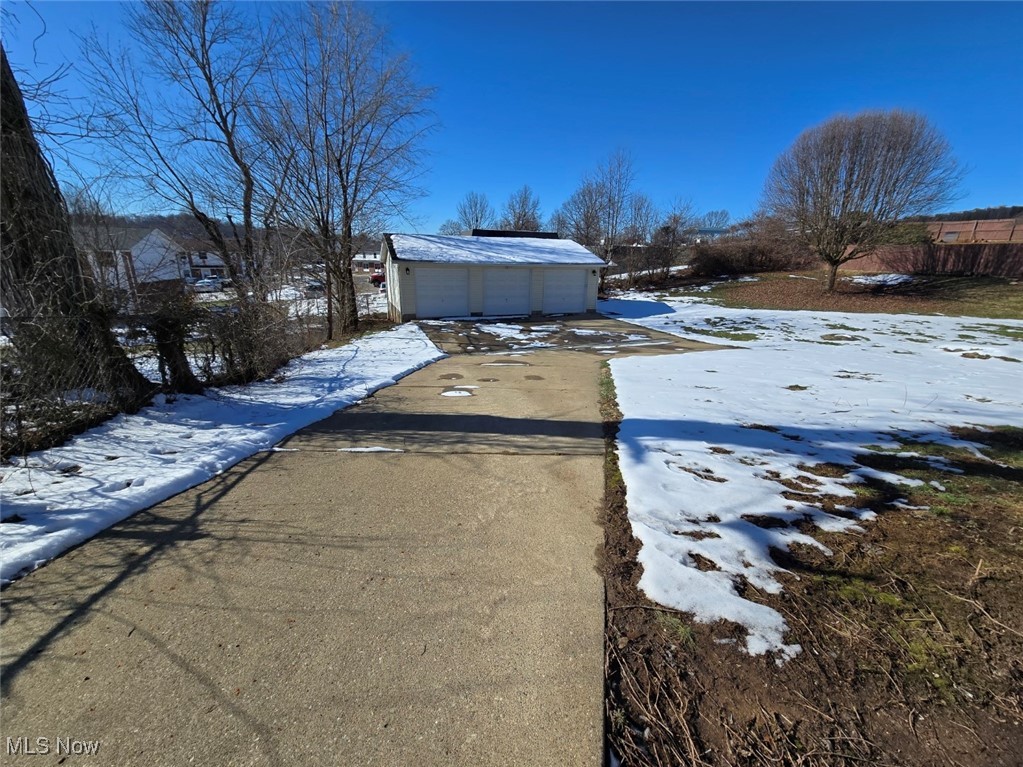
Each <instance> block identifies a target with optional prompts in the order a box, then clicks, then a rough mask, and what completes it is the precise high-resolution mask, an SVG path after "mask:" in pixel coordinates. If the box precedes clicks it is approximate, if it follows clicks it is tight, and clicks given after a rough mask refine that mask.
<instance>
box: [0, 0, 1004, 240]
mask: <svg viewBox="0 0 1023 767" xmlns="http://www.w3.org/2000/svg"><path fill="white" fill-rule="evenodd" d="M4 5H5V6H6V7H7V8H8V9H12V10H14V12H15V15H16V16H17V18H18V26H17V28H15V29H13V30H12V29H10V28H8V27H7V25H6V24H5V30H4V44H5V46H6V47H7V50H8V54H9V55H10V57H11V59H12V61H13V62H14V63H15V64H19V65H21V66H22V67H24V68H28V69H31V68H32V66H33V52H32V47H31V46H32V39H33V37H35V36H36V35H38V34H39V32H40V31H41V25H40V22H39V21H38V19H37V18H36V16H35V14H34V13H32V12H31V11H30V10H28V9H27V8H26V7H25V5H24V4H23V3H18V2H5V3H4ZM34 7H35V9H36V11H37V12H38V13H39V14H40V15H42V16H43V18H44V19H45V20H46V23H47V34H46V35H44V36H43V37H42V38H40V39H38V40H36V41H35V54H34V58H35V59H36V60H38V61H39V62H41V63H45V64H47V65H49V68H50V69H52V68H53V67H54V66H56V65H57V64H59V63H61V62H62V61H68V62H71V63H72V64H74V62H75V60H76V58H77V51H76V46H75V44H74V42H73V38H72V36H71V35H70V31H69V30H70V29H78V30H84V29H85V28H87V27H88V25H89V24H91V23H95V24H96V25H97V27H98V28H99V29H100V31H101V33H102V34H107V35H109V36H110V37H111V38H112V39H115V40H116V39H117V38H118V36H119V35H123V32H122V31H121V29H120V26H119V25H120V13H119V9H118V7H117V5H116V4H111V3H100V2H96V3H88V2H81V3H58V2H43V3H36V4H35V6H34ZM372 7H373V9H374V11H375V12H376V13H377V15H378V16H379V17H380V18H381V20H382V21H384V22H385V24H386V25H387V26H388V27H389V28H390V32H391V37H392V40H393V42H394V46H395V49H396V50H401V51H405V52H407V53H408V54H409V55H410V56H411V58H412V61H413V63H414V65H415V67H416V70H417V72H418V75H419V79H420V81H421V82H422V83H423V84H427V85H432V86H435V87H436V88H437V97H436V100H435V102H434V111H435V113H436V116H437V119H438V121H439V123H440V128H439V130H438V131H437V132H436V133H435V134H434V135H433V136H432V137H431V139H430V141H429V146H428V148H429V150H430V157H429V160H428V166H429V168H430V171H429V173H428V175H427V176H426V177H425V178H424V179H423V184H424V186H425V187H426V189H427V190H428V192H429V196H428V197H426V198H424V199H423V200H421V201H419V202H418V203H416V204H415V205H414V207H413V210H412V213H413V215H414V216H415V218H416V219H417V221H418V228H419V229H420V230H421V231H436V229H437V227H438V226H439V225H440V224H441V223H442V222H443V221H444V220H445V219H447V218H451V217H453V216H454V213H455V206H456V205H457V203H458V201H459V200H460V199H461V198H462V197H463V195H464V194H465V193H466V192H468V191H470V190H474V191H479V192H484V193H486V194H487V195H488V197H489V198H490V200H491V202H492V203H493V204H494V206H495V207H500V205H501V204H502V203H503V202H504V200H505V199H506V198H507V197H508V195H509V194H510V193H511V192H512V191H513V190H515V189H516V188H518V187H520V186H522V185H523V184H529V185H530V186H531V187H532V188H533V190H534V191H535V192H536V193H537V194H538V196H539V198H540V201H541V205H542V209H543V213H544V215H545V216H546V215H549V214H550V213H551V212H552V211H553V209H554V208H555V207H556V206H557V205H558V204H560V203H561V202H562V201H563V200H564V199H565V198H566V197H568V195H570V194H571V193H572V191H573V189H575V187H576V186H577V185H578V183H579V181H580V179H581V178H582V176H583V175H584V174H585V173H587V172H589V171H591V170H593V169H594V168H595V167H596V166H597V165H598V163H600V162H601V161H602V160H603V159H605V158H606V157H607V155H608V154H610V153H611V152H612V151H614V150H616V149H625V150H627V151H629V152H630V153H631V154H632V157H633V160H634V163H635V170H636V189H637V190H638V191H642V192H645V193H646V194H647V195H649V196H650V197H651V198H652V199H653V200H654V202H655V203H656V204H657V205H659V206H662V207H664V206H668V205H669V204H670V203H671V202H672V201H673V200H675V199H676V198H682V199H689V200H691V201H692V203H693V206H694V207H695V208H696V209H697V210H698V211H701V212H702V211H707V210H712V209H721V208H724V209H727V210H728V211H730V212H731V214H732V216H733V218H737V217H741V216H743V215H746V214H749V213H750V212H752V211H753V210H754V209H755V207H756V205H757V202H758V200H759V197H760V193H761V189H762V187H763V182H764V178H765V176H766V174H767V172H768V170H769V169H770V167H771V164H772V163H773V161H774V159H775V158H776V157H777V156H778V154H779V153H780V152H782V151H783V150H784V149H785V148H786V147H787V146H789V145H790V144H791V143H792V141H793V140H794V139H795V138H796V137H797V136H798V135H799V133H800V132H801V131H802V130H804V129H806V128H808V127H811V126H813V125H815V124H817V123H819V122H821V121H823V120H826V119H827V118H828V117H831V116H833V115H835V114H838V113H853V112H856V111H859V110H863V109H879V108H880V109H887V108H894V107H899V108H904V109H910V110H915V111H918V112H921V113H923V114H924V115H926V116H927V117H928V118H929V119H930V120H931V121H932V122H933V123H934V124H935V126H936V127H937V128H938V129H939V130H941V131H942V132H943V133H944V135H945V136H946V137H947V138H948V140H949V141H950V143H951V144H952V147H953V149H954V151H955V153H956V155H957V156H958V157H959V159H960V160H961V161H962V162H964V163H965V164H966V165H967V167H968V168H969V169H970V170H969V173H968V175H967V176H966V179H965V181H964V184H963V193H964V196H963V198H962V199H961V200H960V201H959V202H958V203H957V204H956V205H955V206H954V209H967V208H973V207H985V206H993V205H1011V204H1023V141H1021V138H1023V46H1020V44H1019V30H1020V29H1023V4H1021V3H980V2H970V3H915V2H914V3H873V2H870V3H838V2H835V3H766V2H765V3H740V2H722V3H675V2H658V3H612V2H608V3H594V2H570V3H554V2H529V3H524V2H516V3H503V2H471V3H467V2H447V3H434V2H408V3H384V2H381V3H373V4H372ZM261 10H266V7H265V6H264V7H263V8H262V9H261ZM12 33H13V34H12ZM44 68H45V67H44ZM77 87H78V86H77V85H76V84H75V83H74V81H73V80H70V79H69V81H68V88H69V90H74V89H75V88H77ZM398 228H411V227H410V226H408V225H407V224H406V225H405V227H398Z"/></svg>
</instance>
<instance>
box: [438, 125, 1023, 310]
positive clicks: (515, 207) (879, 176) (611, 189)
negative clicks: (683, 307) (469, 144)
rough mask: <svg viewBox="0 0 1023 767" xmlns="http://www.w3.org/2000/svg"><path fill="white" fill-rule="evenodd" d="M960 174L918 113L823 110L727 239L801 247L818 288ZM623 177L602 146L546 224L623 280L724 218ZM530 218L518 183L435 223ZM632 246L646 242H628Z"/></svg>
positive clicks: (927, 212) (653, 266) (513, 222)
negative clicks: (820, 276) (652, 193)
mask: <svg viewBox="0 0 1023 767" xmlns="http://www.w3.org/2000/svg"><path fill="white" fill-rule="evenodd" d="M963 173H964V170H963V168H962V166H960V164H959V163H958V161H957V160H956V159H955V157H954V156H953V154H952V151H951V146H950V145H949V143H948V141H947V140H946V139H945V138H944V137H943V136H942V135H941V133H940V132H939V131H938V130H937V128H935V127H934V126H933V125H932V124H931V123H930V122H929V121H928V120H927V118H926V117H924V116H923V115H920V114H916V113H913V112H907V111H904V110H898V109H896V110H890V111H876V110H870V111H864V112H861V113H859V114H856V115H852V116H844V115H840V116H837V117H833V118H831V119H829V120H827V121H825V122H824V123H822V124H820V125H818V126H814V127H812V128H809V129H807V130H805V131H804V132H803V133H802V134H800V135H799V137H797V139H796V141H795V142H794V143H793V144H792V146H791V147H789V148H788V149H787V150H786V151H785V152H783V153H782V154H781V155H780V156H779V157H778V158H777V160H776V161H775V163H774V165H773V167H772V168H771V170H770V172H769V174H768V177H767V179H766V180H765V184H764V193H763V199H762V201H761V205H760V208H759V209H758V210H757V211H756V212H755V213H754V214H753V215H752V216H751V217H750V218H749V219H747V220H745V221H742V222H738V223H736V224H735V225H733V226H732V235H733V237H732V240H731V241H730V242H729V245H734V244H735V242H734V241H735V239H737V238H739V239H742V238H745V239H746V241H747V242H748V244H749V249H750V250H752V251H756V252H757V254H758V255H757V257H760V256H761V255H764V254H765V253H767V251H770V250H771V249H774V250H776V251H777V253H778V254H779V258H778V259H775V261H776V262H777V263H778V264H779V268H782V266H783V264H784V263H785V258H789V257H791V258H793V259H795V260H797V261H798V260H801V259H803V258H804V257H805V255H806V254H810V255H812V256H814V257H816V258H817V259H819V260H820V261H822V262H824V264H825V265H826V267H827V282H826V286H827V290H828V291H829V292H830V291H833V290H834V289H835V280H836V278H837V273H838V268H839V267H840V266H841V265H842V264H844V263H847V262H849V261H852V260H854V259H857V258H861V257H863V256H866V255H868V254H869V253H871V252H873V251H875V250H876V249H877V248H879V247H881V246H882V245H886V244H893V243H905V242H907V241H909V240H914V241H915V240H916V239H920V238H921V237H923V233H922V232H921V231H917V230H916V229H914V228H913V227H907V223H909V222H922V221H926V220H941V219H942V218H943V216H942V215H940V214H939V215H934V214H933V211H935V210H937V209H940V208H941V207H944V206H947V205H948V204H950V203H951V202H953V201H954V200H955V199H957V197H958V186H959V183H960V181H961V179H962V176H963ZM634 182H635V171H634V168H633V162H632V158H631V157H630V156H629V154H628V153H627V152H625V151H622V150H619V151H616V152H614V153H612V154H611V155H610V156H609V157H608V159H607V160H606V161H605V162H603V163H602V164H600V165H599V166H598V167H597V169H596V170H595V171H594V172H593V173H591V174H588V175H586V176H584V177H583V179H582V181H581V182H580V184H579V186H578V188H577V189H576V191H575V192H573V193H572V195H571V196H570V197H569V198H568V200H566V201H565V202H564V203H562V204H561V205H560V206H559V207H558V208H556V209H555V210H554V212H553V213H552V214H551V215H550V217H549V219H548V220H547V229H548V230H549V231H553V232H557V233H558V234H559V236H562V237H568V238H569V239H572V240H574V241H576V242H578V243H579V244H581V245H583V246H585V247H587V248H589V249H590V250H591V251H593V252H594V253H596V254H597V255H599V256H601V257H602V258H603V259H604V260H605V261H607V262H608V263H611V261H612V259H615V260H616V261H618V262H623V263H620V265H622V266H624V267H625V271H626V272H627V273H628V274H629V276H630V279H631V278H632V277H633V276H634V275H635V274H636V273H637V272H639V271H640V270H641V269H643V270H654V271H660V272H662V273H663V274H664V275H665V276H666V275H667V274H668V272H669V271H670V267H671V266H673V265H675V264H676V263H678V259H679V258H680V257H681V254H682V252H683V251H685V250H686V249H687V248H689V246H691V245H692V244H694V243H695V242H697V234H698V233H699V231H700V229H701V228H706V229H720V228H724V227H725V226H727V225H728V223H729V217H728V213H727V211H711V212H709V213H706V214H704V215H703V216H699V215H696V214H695V213H694V211H693V208H692V205H691V203H689V202H686V201H681V200H677V201H676V202H675V203H673V204H672V205H671V206H670V208H669V209H668V210H666V211H658V210H657V209H656V207H655V206H654V204H653V202H652V201H651V200H650V198H649V197H648V196H646V195H645V194H643V193H641V192H639V191H637V190H635V189H634ZM990 210H991V211H993V212H994V211H996V212H998V213H999V214H1000V213H1002V212H1006V211H1008V212H1011V211H1015V210H1016V208H998V209H990ZM970 213H981V211H971V212H970ZM946 215H948V214H946ZM964 215H965V214H964ZM1007 217H1008V216H1007ZM541 220H542V217H541V215H540V202H539V200H538V199H537V198H536V196H535V195H534V194H533V193H532V190H531V189H530V188H529V186H523V187H522V188H521V189H520V190H518V191H517V192H515V193H513V194H512V195H511V197H509V199H508V201H507V202H506V203H505V205H504V208H503V210H502V213H501V215H500V217H498V216H497V215H496V214H495V213H494V210H493V208H492V207H491V206H490V203H489V201H488V200H487V198H486V196H485V195H483V194H481V193H479V192H469V193H468V194H467V195H466V196H465V198H464V199H463V200H462V201H461V202H460V203H459V204H458V207H457V217H456V218H454V219H451V220H449V221H447V222H445V223H444V224H443V225H442V227H441V229H440V232H441V233H442V234H468V233H469V232H471V231H472V230H473V229H475V228H486V225H487V224H492V225H495V226H496V227H497V228H498V229H522V230H525V231H539V230H540V229H541ZM946 220H947V219H946ZM481 224H482V225H481ZM636 246H642V247H645V248H646V250H644V251H640V252H637V251H636ZM616 254H617V255H616ZM747 260H748V259H747ZM761 260H764V262H765V263H767V262H770V261H771V259H770V258H767V259H761Z"/></svg>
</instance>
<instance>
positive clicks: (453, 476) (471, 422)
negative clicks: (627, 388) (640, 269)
mask: <svg viewBox="0 0 1023 767" xmlns="http://www.w3.org/2000/svg"><path fill="white" fill-rule="evenodd" d="M584 322H585V321H584ZM602 322H607V321H606V320H605V321H602ZM613 324H614V325H617V326H618V327H617V329H616V330H621V331H622V332H625V330H626V329H627V330H628V332H630V333H631V332H633V331H634V330H635V329H633V328H631V327H628V326H624V325H620V324H619V323H613ZM579 327H586V326H585V325H580V326H579ZM431 332H441V331H438V330H436V329H434V330H433V331H431ZM445 332H446V331H445ZM640 332H643V331H640ZM456 335H457V333H456ZM586 335H588V334H583V336H580V338H584V337H585V336H586ZM648 335H650V336H651V338H653V337H654V336H656V335H657V334H652V333H651V334H648ZM665 339H669V337H667V336H665V337H663V338H660V339H657V340H660V341H663V342H664V343H665V344H667V343H669V341H667V340H665ZM675 341H677V339H670V343H675ZM584 345H585V344H584ZM653 348H654V347H652V346H644V347H636V348H635V351H649V350H652V349H653ZM600 360H601V354H599V353H594V351H593V350H592V349H589V350H587V349H582V350H580V349H572V348H564V347H562V348H559V349H548V350H541V351H536V352H533V353H530V354H526V355H510V354H509V355H502V354H472V353H469V354H455V355H454V356H452V357H450V358H448V359H446V360H442V361H441V362H438V363H436V364H434V365H432V366H429V367H427V368H425V369H423V370H420V371H419V372H417V373H415V374H413V375H410V376H408V377H407V378H405V379H404V380H402V381H401V382H400V383H399V384H398V385H396V386H394V387H391V388H389V389H385V390H382V391H380V392H378V393H377V394H376V395H375V396H373V397H371V398H370V399H368V400H367V401H366V402H364V403H363V404H361V405H359V406H356V407H353V408H350V409H348V410H345V411H342V412H339V413H337V414H335V415H334V416H332V417H331V418H328V419H326V420H325V421H321V422H320V423H317V424H315V425H313V426H311V427H309V428H307V429H304V430H303V431H301V432H298V433H296V434H295V435H293V436H292V437H291V438H289V439H288V440H286V441H285V442H284V443H282V444H281V445H280V446H279V448H278V449H276V450H275V452H270V453H263V454H260V455H258V456H255V457H253V458H251V459H249V460H247V461H244V462H242V463H241V464H239V465H238V466H236V467H235V468H234V469H232V470H230V471H228V472H225V473H224V474H223V475H222V476H220V477H217V478H215V479H214V480H212V481H210V482H208V483H206V484H204V485H201V486H199V487H196V488H193V489H192V490H190V491H187V492H185V493H182V494H181V495H179V496H176V497H174V498H172V499H170V500H168V501H166V502H164V503H162V504H160V505H158V506H155V507H153V508H151V509H149V510H147V511H145V512H142V513H140V514H137V515H135V516H134V517H132V518H131V519H129V520H127V521H126V522H124V523H122V524H120V525H117V526H115V527H113V528H111V529H110V530H108V531H107V532H105V533H104V534H102V535H100V536H98V537H97V538H95V539H93V540H92V541H90V542H88V543H87V544H85V545H83V546H81V547H79V548H78V549H76V550H74V551H72V552H70V553H68V554H67V555H65V556H63V557H61V558H60V559H58V560H56V561H54V562H52V563H51V564H49V565H48V566H46V567H45V568H42V569H41V570H39V571H37V572H35V573H33V574H31V575H30V576H28V577H26V578H24V579H23V580H21V581H19V582H17V583H15V584H13V585H12V586H11V587H9V588H8V589H6V590H5V592H4V594H3V626H2V658H3V664H4V672H3V680H2V681H3V738H4V742H3V743H0V748H2V749H3V751H4V758H3V762H4V763H5V764H8V763H9V764H32V765H42V764H57V763H64V764H79V765H86V764H88V765H93V764H96V765H100V764H102V765H111V764H117V765H133V764H139V765H179V764H189V763H190V764H199V765H228V764H230V765H292V764H303V765H316V764H332V765H333V764H360V765H451V764H464V765H470V764H471V765H522V764H530V765H559V766H560V765H587V764H589V765H599V764H600V763H601V759H602V719H603V717H602V707H603V624H604V614H603V607H604V597H603V587H602V582H601V578H600V576H599V574H598V572H597V569H596V568H597V557H598V550H599V549H600V547H601V546H602V542H603V533H602V530H601V528H600V526H599V522H598V514H599V510H600V505H601V496H602V491H603V476H602V466H603V441H602V430H601V423H600V417H599V413H598V409H597V377H598V367H599V362H600ZM469 387H475V388H469ZM399 451H400V452H399ZM40 738H43V739H46V740H45V741H41V740H39V739H40ZM12 739H13V741H14V742H13V745H12V742H11V741H12ZM58 739H61V740H60V741H59V742H58ZM76 743H77V746H76ZM89 743H96V744H98V752H97V753H96V755H95V756H88V755H82V754H81V751H83V750H88V749H89V748H91V746H89V745H88V744H89ZM61 745H63V746H66V749H65V750H68V749H69V750H71V751H72V753H71V754H68V753H58V747H59V746H61ZM75 748H77V749H78V750H77V751H75V750H74V749H75ZM12 749H13V750H15V751H20V752H21V753H20V754H18V755H14V754H12V753H11V751H12ZM42 750H48V751H49V753H47V754H42V753H37V754H36V755H31V754H30V753H28V752H30V751H35V752H41V751H42ZM61 759H65V760H66V761H63V762H61V761H60V760H61Z"/></svg>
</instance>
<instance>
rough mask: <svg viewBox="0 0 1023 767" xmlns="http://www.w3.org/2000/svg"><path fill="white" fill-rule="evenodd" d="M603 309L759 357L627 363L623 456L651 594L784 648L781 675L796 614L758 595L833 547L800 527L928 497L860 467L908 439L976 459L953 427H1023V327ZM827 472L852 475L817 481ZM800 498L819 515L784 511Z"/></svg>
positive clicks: (865, 519)
mask: <svg viewBox="0 0 1023 767" xmlns="http://www.w3.org/2000/svg"><path fill="white" fill-rule="evenodd" d="M599 308H600V310H601V311H604V312H606V313H609V314H612V316H614V315H615V314H616V315H618V316H619V317H620V318H621V319H623V320H627V321H629V322H633V323H636V324H638V325H642V326H644V327H648V328H652V329H656V330H661V331H665V332H668V333H674V334H676V335H679V336H682V337H684V338H693V339H698V340H704V341H706V340H719V341H720V342H721V343H723V344H726V345H735V344H734V342H732V341H730V340H728V339H731V338H736V337H739V338H742V339H744V340H743V343H742V346H743V347H746V348H734V349H728V350H724V351H716V352H706V353H694V354H682V355H666V356H659V357H631V358H625V359H615V360H612V362H611V370H612V374H613V376H614V381H615V386H616V389H617V394H618V402H619V407H620V409H621V411H622V414H623V420H622V425H621V431H620V433H619V436H618V455H619V460H620V465H621V471H622V475H623V477H624V479H625V484H626V499H627V505H628V513H629V519H630V521H631V523H632V528H633V532H634V534H635V535H636V537H637V538H638V539H639V540H640V542H641V543H642V548H641V551H640V553H639V560H640V562H641V563H642V565H643V568H644V571H643V576H642V579H641V581H640V588H642V589H643V591H644V592H645V593H646V594H647V595H648V596H649V597H650V598H651V599H653V600H655V601H657V602H659V603H661V604H663V605H666V606H669V607H673V608H676V609H678V610H682V611H685V612H688V613H692V614H693V616H694V617H695V619H696V620H698V621H700V622H705V623H713V622H715V621H718V620H725V621H730V622H733V623H737V624H739V625H741V626H742V627H744V628H745V630H746V633H747V637H746V648H747V649H748V651H749V652H751V653H753V654H762V653H764V652H768V651H775V652H777V653H778V655H777V656H776V657H777V659H778V660H779V662H781V660H782V659H784V658H788V657H791V656H793V655H794V654H796V653H798V652H799V650H800V647H799V645H797V644H793V643H787V642H786V632H787V630H788V627H787V626H786V623H785V620H784V618H783V617H782V615H781V614H780V613H779V612H777V611H776V610H774V609H773V608H771V607H768V606H765V605H763V604H759V603H757V602H755V601H752V600H750V599H746V598H744V596H743V595H742V594H743V586H744V585H747V584H748V585H749V586H752V587H753V589H751V591H753V592H754V593H755V591H756V590H760V591H762V592H766V593H777V592H779V591H780V590H781V589H782V583H781V582H780V581H779V579H778V577H777V576H778V574H779V573H781V572H783V571H782V568H780V567H779V566H778V565H777V564H776V563H775V561H774V560H773V559H772V557H771V554H770V549H771V548H772V547H773V548H777V549H782V550H785V549H787V548H788V547H789V546H791V545H792V544H797V543H798V544H803V545H807V546H815V547H818V548H822V549H823V548H824V547H823V546H821V544H819V543H818V542H817V541H816V540H814V538H813V537H812V536H811V535H807V534H804V533H803V532H800V531H799V530H798V529H797V528H796V527H795V526H794V524H793V523H796V522H799V521H801V520H809V521H811V522H812V523H813V524H814V525H816V527H817V528H818V529H821V530H827V531H853V532H854V531H856V530H857V529H859V528H861V527H862V525H865V524H869V518H870V517H871V516H872V515H871V513H870V512H867V513H865V514H861V513H858V512H857V511H856V510H854V509H852V508H850V507H848V506H845V505H844V504H843V503H842V499H843V498H853V497H854V495H855V492H854V490H853V487H854V486H855V485H856V484H858V483H861V482H863V481H865V480H867V479H880V480H884V481H887V482H889V483H894V484H902V485H911V484H913V482H914V480H910V479H906V478H902V477H899V476H894V475H889V474H884V473H882V472H878V471H875V470H872V469H869V468H867V467H865V466H861V465H859V464H857V462H856V458H857V457H858V456H862V455H864V454H867V453H869V452H871V451H872V450H882V449H884V450H895V451H898V450H900V449H902V448H901V447H900V440H912V441H914V442H933V443H938V444H944V445H955V446H959V447H965V448H966V449H969V450H972V451H974V452H975V451H976V446H975V445H972V444H970V443H964V442H962V441H960V440H957V439H956V438H955V437H954V436H953V435H952V434H951V433H950V431H949V427H954V426H966V425H976V426H982V427H983V426H996V425H1014V426H1023V364H1021V360H1023V322H1021V321H1015V320H1009V321H1007V320H985V319H973V318H951V317H924V316H910V315H878V314H838V313H823V312H784V311H755V310H741V309H727V308H722V307H719V306H714V305H712V304H709V303H705V302H701V301H700V300H699V299H693V298H687V299H670V298H665V299H663V300H653V299H652V298H651V297H650V294H624V295H623V296H622V297H621V298H619V299H615V300H610V301H606V302H603V303H602V304H601V306H600V307H599ZM708 336H712V337H714V338H708ZM746 339H748V340H746ZM925 460H928V461H930V463H931V464H932V465H933V466H935V467H937V468H939V469H941V468H944V464H943V462H942V461H941V459H939V458H925ZM824 463H827V464H832V465H837V466H842V467H846V473H845V475H844V476H841V477H839V478H836V479H831V478H828V477H825V476H818V475H817V474H815V473H813V472H811V471H809V470H808V469H811V468H812V467H813V466H815V465H817V464H824ZM794 488H796V489H798V491H799V492H800V493H801V494H802V495H801V496H800V497H801V498H803V499H804V500H800V501H794V500H790V499H789V498H786V497H784V496H783V493H786V492H788V493H789V494H790V497H791V496H792V490H793V489H794ZM938 489H940V488H938ZM825 496H830V497H831V503H833V504H834V505H833V506H829V507H828V508H829V509H830V510H831V511H832V512H834V513H828V512H826V511H824V506H825V505H826V504H825V501H824V497H825ZM893 506H894V508H893V511H894V509H896V508H898V506H897V505H893ZM764 518H769V519H768V521H767V522H766V523H765V519H764ZM757 522H759V524H757ZM804 529H805V528H804Z"/></svg>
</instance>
